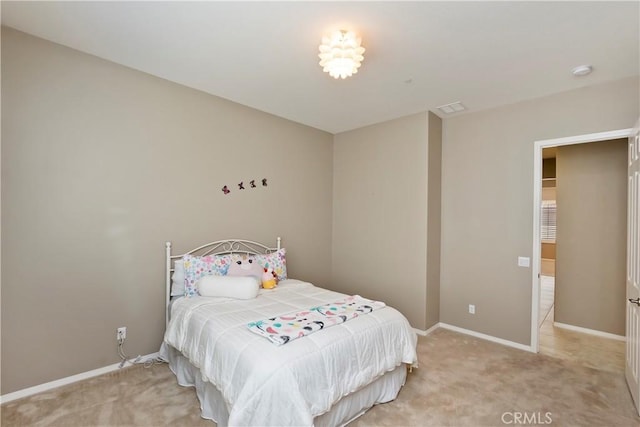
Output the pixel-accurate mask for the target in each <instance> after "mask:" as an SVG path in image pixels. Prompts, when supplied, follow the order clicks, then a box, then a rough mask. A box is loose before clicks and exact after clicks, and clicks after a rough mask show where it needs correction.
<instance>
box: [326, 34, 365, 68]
mask: <svg viewBox="0 0 640 427" xmlns="http://www.w3.org/2000/svg"><path fill="white" fill-rule="evenodd" d="M361 43H362V39H360V37H357V36H356V34H355V33H354V32H353V31H335V32H333V33H331V34H329V35H327V36H324V37H322V44H321V45H320V54H319V55H318V57H320V66H321V67H322V71H324V72H325V73H329V75H330V76H331V77H333V78H334V79H337V78H341V79H346V78H347V77H349V76H351V75H353V74H355V73H357V72H358V68H360V65H361V62H362V61H363V60H364V56H362V54H363V53H364V51H365V49H364V47H362V46H360V44H361Z"/></svg>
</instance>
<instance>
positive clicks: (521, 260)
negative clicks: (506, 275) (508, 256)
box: [518, 256, 530, 267]
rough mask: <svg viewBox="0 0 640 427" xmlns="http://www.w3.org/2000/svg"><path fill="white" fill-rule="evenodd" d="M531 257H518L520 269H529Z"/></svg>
mask: <svg viewBox="0 0 640 427" xmlns="http://www.w3.org/2000/svg"><path fill="white" fill-rule="evenodd" d="M529 261H530V260H529V257H528V256H519V257H518V267H529V264H530V262H529Z"/></svg>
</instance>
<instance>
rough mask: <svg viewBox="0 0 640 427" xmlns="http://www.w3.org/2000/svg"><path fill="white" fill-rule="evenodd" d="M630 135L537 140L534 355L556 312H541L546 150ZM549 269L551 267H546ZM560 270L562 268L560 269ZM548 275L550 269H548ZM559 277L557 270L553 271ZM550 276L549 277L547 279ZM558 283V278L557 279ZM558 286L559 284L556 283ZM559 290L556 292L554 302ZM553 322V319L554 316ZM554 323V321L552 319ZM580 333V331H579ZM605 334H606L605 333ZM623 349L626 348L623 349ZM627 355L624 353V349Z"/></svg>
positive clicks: (627, 132)
mask: <svg viewBox="0 0 640 427" xmlns="http://www.w3.org/2000/svg"><path fill="white" fill-rule="evenodd" d="M630 134H631V129H623V130H617V131H610V132H602V133H596V134H588V135H580V136H575V137H568V138H558V139H552V140H544V141H536V142H535V144H534V204H533V206H534V215H533V216H534V225H533V229H534V230H533V232H534V235H533V241H534V243H533V252H532V253H533V262H532V267H533V268H532V310H531V348H532V350H533V351H535V352H539V351H540V326H541V324H542V323H543V320H544V319H543V318H542V317H543V316H545V317H546V318H549V317H550V316H553V309H552V310H551V311H550V313H547V314H548V315H544V314H543V313H542V312H541V308H542V307H541V297H542V285H541V279H542V274H541V273H542V260H543V257H542V225H541V220H542V216H543V214H542V209H541V206H542V200H543V187H542V179H543V160H542V159H543V150H544V149H549V148H552V147H561V146H565V145H575V144H584V143H590V142H598V141H608V140H614V139H620V138H627V137H628V136H629V135H630ZM547 267H548V266H547ZM560 268H561V267H560ZM546 271H547V272H548V268H547V270H546ZM554 276H556V271H554ZM547 277H549V276H547ZM554 281H555V279H554ZM555 285H556V286H558V284H557V283H555ZM556 294H557V290H556V291H555V292H554V300H555V295H556ZM551 318H552V319H553V317H551ZM552 323H553V320H552ZM576 329H577V330H579V329H581V328H576ZM605 335H606V334H605ZM622 348H623V349H624V346H623V347H622ZM623 353H624V350H623Z"/></svg>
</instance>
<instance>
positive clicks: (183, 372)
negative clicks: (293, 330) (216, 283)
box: [160, 343, 407, 427]
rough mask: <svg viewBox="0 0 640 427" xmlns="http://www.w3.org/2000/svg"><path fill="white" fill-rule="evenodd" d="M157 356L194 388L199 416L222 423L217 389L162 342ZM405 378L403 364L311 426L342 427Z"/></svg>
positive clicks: (223, 407) (225, 413)
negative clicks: (198, 406)
mask: <svg viewBox="0 0 640 427" xmlns="http://www.w3.org/2000/svg"><path fill="white" fill-rule="evenodd" d="M160 355H161V356H162V357H163V358H164V359H165V360H166V361H167V362H168V363H169V368H170V369H171V371H172V372H173V373H174V374H175V376H176V378H177V380H178V384H179V385H181V386H183V387H195V389H196V394H197V396H198V400H199V401H200V409H201V411H202V412H201V416H202V418H205V419H208V420H213V421H215V422H216V423H217V424H218V426H226V425H227V424H228V419H229V408H228V407H227V403H226V402H225V401H224V398H223V397H222V394H221V393H220V391H219V390H218V389H217V388H216V387H215V386H214V385H213V384H211V383H209V382H207V381H205V380H203V379H202V375H200V372H199V370H198V368H196V367H195V366H193V365H192V364H191V363H189V360H188V359H187V358H186V357H184V356H183V355H182V354H181V353H180V352H179V351H178V350H176V349H175V348H173V347H171V346H170V345H168V344H166V343H162V348H161V349H160ZM406 378H407V369H406V366H405V365H404V364H402V365H400V366H398V367H397V368H396V369H395V370H393V371H390V372H387V373H386V374H385V375H383V376H381V377H379V378H377V379H375V380H374V381H373V382H371V383H370V384H369V385H367V386H365V387H363V388H361V389H360V390H357V391H355V392H353V393H351V394H349V395H347V396H344V397H343V398H342V399H341V400H340V401H338V402H337V403H336V404H334V405H333V407H332V408H331V410H330V411H329V412H326V413H324V414H322V415H319V416H317V417H315V418H314V420H313V425H314V426H316V427H317V426H343V425H346V424H348V423H349V422H351V421H353V420H354V419H356V418H358V417H359V416H360V415H362V414H364V413H365V412H366V411H367V410H368V409H369V408H371V407H372V406H373V405H375V404H378V403H386V402H390V401H392V400H394V399H395V398H396V396H397V395H398V392H399V391H400V389H401V388H402V386H403V385H404V383H405V380H406Z"/></svg>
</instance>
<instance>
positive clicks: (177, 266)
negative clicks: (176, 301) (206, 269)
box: [171, 259, 184, 297]
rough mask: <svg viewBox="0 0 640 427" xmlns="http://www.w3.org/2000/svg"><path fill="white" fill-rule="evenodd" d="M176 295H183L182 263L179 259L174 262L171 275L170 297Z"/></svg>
mask: <svg viewBox="0 0 640 427" xmlns="http://www.w3.org/2000/svg"><path fill="white" fill-rule="evenodd" d="M178 295H184V263H183V261H182V260H181V259H177V260H175V261H174V263H173V274H172V275H171V296H172V297H176V296H178Z"/></svg>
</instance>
